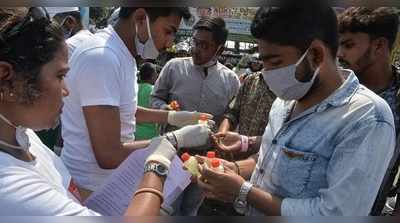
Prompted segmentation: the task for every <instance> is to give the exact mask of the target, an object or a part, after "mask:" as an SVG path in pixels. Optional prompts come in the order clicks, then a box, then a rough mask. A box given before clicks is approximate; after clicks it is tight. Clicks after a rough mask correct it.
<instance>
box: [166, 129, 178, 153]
mask: <svg viewBox="0 0 400 223" xmlns="http://www.w3.org/2000/svg"><path fill="white" fill-rule="evenodd" d="M165 138H166V139H167V140H168V141H169V142H170V143H171V144H172V146H174V147H175V149H177V150H178V141H177V140H176V137H175V135H174V133H172V132H167V133H166V134H165Z"/></svg>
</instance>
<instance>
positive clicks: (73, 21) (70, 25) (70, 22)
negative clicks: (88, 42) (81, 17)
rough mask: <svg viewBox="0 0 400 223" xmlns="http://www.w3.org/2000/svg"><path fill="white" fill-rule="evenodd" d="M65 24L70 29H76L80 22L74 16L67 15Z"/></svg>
mask: <svg viewBox="0 0 400 223" xmlns="http://www.w3.org/2000/svg"><path fill="white" fill-rule="evenodd" d="M65 25H66V26H67V27H68V28H69V29H74V28H76V26H77V25H78V22H77V21H76V19H75V18H74V17H73V16H67V18H66V20H65Z"/></svg>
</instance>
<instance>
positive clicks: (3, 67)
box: [0, 61, 15, 83]
mask: <svg viewBox="0 0 400 223" xmlns="http://www.w3.org/2000/svg"><path fill="white" fill-rule="evenodd" d="M14 77H15V72H14V69H13V66H12V65H11V64H9V63H7V62H4V61H0V83H1V82H6V81H10V80H12V79H13V78H14Z"/></svg>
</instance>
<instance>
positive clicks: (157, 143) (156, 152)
mask: <svg viewBox="0 0 400 223" xmlns="http://www.w3.org/2000/svg"><path fill="white" fill-rule="evenodd" d="M147 149H148V150H150V151H152V153H151V154H150V155H149V157H147V159H146V162H145V164H144V165H145V166H146V165H147V164H148V163H149V162H154V161H155V162H158V163H161V164H163V165H164V166H165V167H166V168H167V169H169V167H170V166H171V162H172V160H173V159H174V157H175V155H176V150H175V148H174V146H172V145H171V143H170V142H169V141H168V140H167V139H165V137H157V138H153V139H152V140H151V142H150V145H149V146H148V147H147Z"/></svg>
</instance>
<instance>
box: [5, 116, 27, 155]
mask: <svg viewBox="0 0 400 223" xmlns="http://www.w3.org/2000/svg"><path fill="white" fill-rule="evenodd" d="M0 119H2V120H3V121H4V122H5V123H7V124H8V125H10V126H12V127H14V128H15V139H16V140H17V143H18V144H19V146H14V145H10V144H8V143H6V142H4V141H2V140H0V145H1V144H2V145H5V146H7V147H10V148H13V149H17V150H22V151H25V152H26V151H28V150H29V147H30V142H29V137H28V135H27V133H26V128H25V127H22V126H15V125H14V124H12V123H11V122H10V121H9V120H8V119H7V118H6V117H4V116H3V115H1V114H0Z"/></svg>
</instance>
